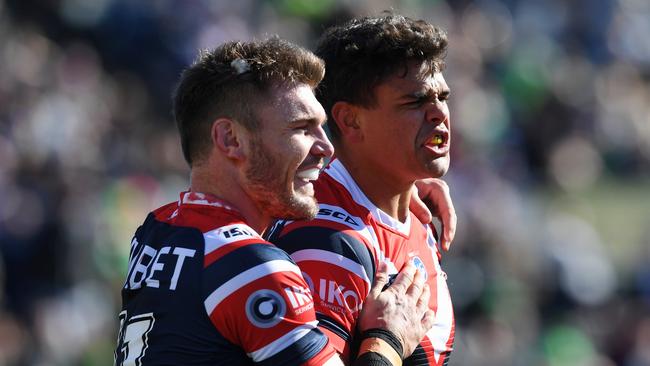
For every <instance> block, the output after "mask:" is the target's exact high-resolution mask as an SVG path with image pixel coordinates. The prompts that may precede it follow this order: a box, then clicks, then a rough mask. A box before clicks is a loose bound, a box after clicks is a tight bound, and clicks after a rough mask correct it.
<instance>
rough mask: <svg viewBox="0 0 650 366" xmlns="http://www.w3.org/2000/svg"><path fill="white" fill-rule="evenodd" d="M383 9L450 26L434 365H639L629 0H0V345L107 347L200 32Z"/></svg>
mask: <svg viewBox="0 0 650 366" xmlns="http://www.w3.org/2000/svg"><path fill="white" fill-rule="evenodd" d="M385 9H394V10H395V11H396V12H399V13H402V14H404V15H408V16H412V17H417V18H422V19H425V20H428V21H430V22H432V23H434V24H437V25H440V26H441V27H443V28H445V29H446V30H447V32H448V34H449V39H450V49H449V53H448V55H447V58H446V62H447V67H446V71H445V74H446V79H447V82H448V84H449V85H450V87H451V89H452V96H451V102H450V103H451V113H452V131H453V148H452V167H451V171H450V173H449V174H448V175H447V177H446V178H445V179H446V180H447V181H448V182H449V184H450V185H451V187H452V197H453V198H454V200H455V204H456V209H457V212H458V215H459V228H458V234H457V238H456V240H455V242H454V244H453V246H452V250H451V251H450V252H449V253H446V254H445V255H444V257H443V268H444V269H445V270H446V271H447V274H448V281H449V285H450V288H451V291H452V298H453V300H454V309H455V314H456V321H457V336H456V342H455V352H454V353H453V354H452V359H451V363H450V365H452V366H474V365H477V366H478V365H481V366H492V365H494V366H496V365H499V366H507V365H522V366H523V365H533V366H537V365H540V366H542V365H548V366H576V365H577V366H613V365H621V366H643V365H650V42H649V41H648V38H647V35H648V34H650V2H648V1H647V0H575V1H569V0H545V1H535V0H500V1H497V0H475V1H469V0H460V1H441V0H437V1H436V0H392V1H391V0H380V1H377V0H374V1H371V0H359V1H351V0H278V1H266V0H238V1H230V0H217V1H208V0H205V1H199V0H197V1H191V2H190V1H180V0H158V1H151V2H149V1H147V2H145V1H128V0H94V1H84V0H54V1H37V0H0V197H1V198H2V200H1V201H0V286H1V287H2V291H0V365H98V366H99V365H111V364H112V352H113V347H114V345H115V339H116V326H117V323H118V321H117V314H118V312H119V306H120V299H119V291H120V288H121V286H122V282H123V277H124V274H125V271H126V264H127V256H128V248H129V243H130V239H131V235H132V234H133V232H134V230H135V229H136V227H137V226H138V225H139V224H140V223H141V222H142V220H143V219H144V217H145V215H146V214H147V212H148V211H149V210H151V209H153V208H155V207H158V206H160V205H162V204H164V203H167V202H169V201H172V200H175V199H177V197H178V196H177V194H178V192H180V191H181V190H184V189H186V188H187V185H188V183H187V182H188V169H187V167H186V166H185V163H184V161H183V160H182V155H181V151H180V144H179V141H178V138H177V136H176V134H177V133H176V130H175V124H174V122H173V119H172V116H171V100H170V95H171V91H172V89H173V87H174V83H175V81H176V79H177V77H178V75H179V74H180V71H181V70H182V68H183V67H184V66H186V65H188V64H189V63H191V61H192V60H193V58H194V57H195V55H196V53H197V50H198V49H200V48H210V47H214V46H215V45H217V44H219V43H221V42H223V41H225V40H231V39H242V40H245V39H251V38H254V37H255V38H263V37H265V36H267V35H273V34H278V35H279V36H281V37H283V38H286V39H289V40H292V41H294V42H296V43H298V44H301V45H303V46H305V47H308V48H313V47H314V45H315V44H316V41H317V39H318V37H319V34H320V32H321V31H322V30H323V29H324V28H325V27H327V26H328V25H331V24H333V23H336V22H340V21H343V20H346V19H348V18H350V17H353V16H356V15H367V14H378V13H379V12H380V11H382V10H385Z"/></svg>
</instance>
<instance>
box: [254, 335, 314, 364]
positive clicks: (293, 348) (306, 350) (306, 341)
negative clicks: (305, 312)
mask: <svg viewBox="0 0 650 366" xmlns="http://www.w3.org/2000/svg"><path fill="white" fill-rule="evenodd" d="M325 345H327V336H325V334H323V332H321V331H320V330H319V329H318V328H314V329H311V330H310V331H309V332H307V334H305V335H304V336H303V337H301V338H300V339H299V340H297V341H295V342H293V343H292V344H291V345H289V346H288V347H287V348H285V349H283V350H282V351H280V352H278V353H276V354H275V355H273V356H271V357H269V358H267V359H265V360H264V361H261V362H258V363H256V364H257V365H261V366H281V365H282V366H284V365H287V366H290V365H300V364H303V363H305V362H307V361H309V360H310V359H311V358H313V357H314V356H316V355H317V354H318V352H320V351H321V350H322V349H323V347H325Z"/></svg>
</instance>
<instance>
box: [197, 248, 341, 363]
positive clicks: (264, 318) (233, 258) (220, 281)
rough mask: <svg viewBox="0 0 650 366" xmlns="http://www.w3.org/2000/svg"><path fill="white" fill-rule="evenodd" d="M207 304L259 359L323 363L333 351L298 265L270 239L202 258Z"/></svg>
mask: <svg viewBox="0 0 650 366" xmlns="http://www.w3.org/2000/svg"><path fill="white" fill-rule="evenodd" d="M203 281H204V283H203V285H202V286H203V291H204V296H205V301H204V304H205V309H206V312H207V314H208V316H209V317H210V320H211V321H212V323H213V324H214V326H215V327H216V329H217V331H218V332H219V333H220V334H221V335H223V336H224V337H225V338H226V339H228V340H229V341H230V342H231V343H233V344H235V345H237V346H239V347H241V348H242V349H243V350H244V352H245V353H246V354H247V355H248V356H249V357H250V358H251V359H252V360H253V362H254V363H255V364H257V365H269V366H271V365H272V366H280V365H298V364H303V365H308V366H312V365H314V366H315V365H322V364H323V363H324V362H325V360H327V359H329V358H330V357H331V356H332V355H333V354H334V353H335V351H334V349H333V348H332V347H331V346H330V345H329V343H328V339H327V337H326V336H325V335H324V334H323V333H322V332H321V331H320V330H319V329H318V327H317V321H316V316H315V314H314V310H313V299H312V296H311V294H310V292H309V290H308V287H307V284H306V283H305V281H304V280H303V278H302V276H301V274H300V270H299V269H298V267H297V266H296V265H295V263H294V262H293V261H292V260H291V259H290V257H289V256H288V255H287V254H286V253H284V252H283V251H282V250H280V249H278V248H277V247H275V246H273V245H271V244H269V243H253V244H250V243H249V244H247V245H241V246H236V248H235V249H234V250H232V251H229V252H228V253H227V254H225V255H223V256H221V257H220V258H211V259H210V261H209V262H207V261H206V264H205V268H204V276H203Z"/></svg>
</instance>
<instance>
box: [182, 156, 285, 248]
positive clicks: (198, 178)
mask: <svg viewBox="0 0 650 366" xmlns="http://www.w3.org/2000/svg"><path fill="white" fill-rule="evenodd" d="M214 166H223V165H213V164H208V165H201V166H197V167H193V168H192V171H191V178H190V190H191V191H193V192H201V193H209V194H211V195H214V196H216V197H218V198H219V199H222V200H224V201H226V202H227V203H228V204H229V205H230V206H232V207H234V208H235V209H237V211H239V213H240V214H241V215H242V216H243V217H244V220H245V221H246V224H248V225H249V226H250V227H252V228H253V229H254V230H255V231H257V232H258V233H259V234H260V235H262V234H263V233H264V230H265V229H266V228H267V227H268V226H269V225H270V224H271V222H272V219H271V217H269V216H265V215H264V214H263V213H262V211H261V210H260V209H259V208H258V207H257V206H256V205H255V203H254V202H253V200H251V198H250V197H249V196H248V194H246V192H245V191H244V190H243V189H242V188H241V187H242V186H241V184H239V183H238V181H237V179H236V177H238V172H236V171H233V172H228V171H224V169H221V170H217V169H214V168H212V169H210V168H209V167H214Z"/></svg>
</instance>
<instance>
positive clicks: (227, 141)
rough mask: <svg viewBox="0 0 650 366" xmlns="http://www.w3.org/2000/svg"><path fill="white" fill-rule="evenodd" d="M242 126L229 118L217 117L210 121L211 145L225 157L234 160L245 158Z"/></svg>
mask: <svg viewBox="0 0 650 366" xmlns="http://www.w3.org/2000/svg"><path fill="white" fill-rule="evenodd" d="M242 129H243V128H242V126H240V125H239V124H238V123H236V122H235V121H233V120H232V119H229V118H219V119H216V120H215V121H214V122H213V123H212V129H211V130H210V136H211V138H212V145H213V146H214V147H215V148H216V149H217V150H219V151H221V152H222V153H223V154H224V155H225V156H226V157H228V158H230V159H235V160H242V159H244V158H245V153H244V146H243V144H242V142H243V136H242V134H243V131H242Z"/></svg>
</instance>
